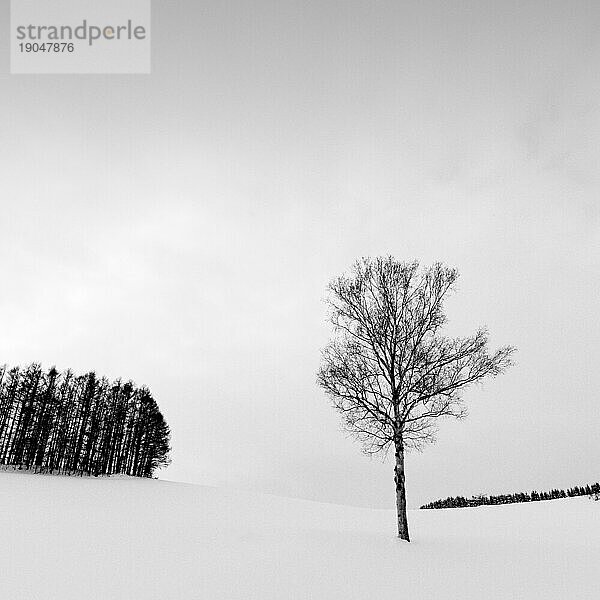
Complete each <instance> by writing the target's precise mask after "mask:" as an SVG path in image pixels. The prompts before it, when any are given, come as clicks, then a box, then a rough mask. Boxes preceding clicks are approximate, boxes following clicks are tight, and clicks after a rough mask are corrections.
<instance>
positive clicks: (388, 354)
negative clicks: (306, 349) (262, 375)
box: [318, 257, 514, 541]
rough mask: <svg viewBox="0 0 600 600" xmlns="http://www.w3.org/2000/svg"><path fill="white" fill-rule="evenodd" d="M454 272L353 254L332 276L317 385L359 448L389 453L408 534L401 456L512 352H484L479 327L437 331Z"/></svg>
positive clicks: (401, 522) (428, 437) (458, 413)
mask: <svg viewBox="0 0 600 600" xmlns="http://www.w3.org/2000/svg"><path fill="white" fill-rule="evenodd" d="M457 277H458V273H457V271H456V270H455V269H450V268H447V267H445V266H443V265H442V264H440V263H436V264H434V265H433V266H432V267H430V268H427V269H419V264H418V263H417V262H410V263H406V262H398V261H396V260H394V259H393V258H392V257H381V258H375V259H371V258H363V259H361V260H359V261H358V262H356V263H355V265H354V267H353V269H352V272H351V274H350V275H344V276H342V277H338V278H337V279H335V280H333V281H332V282H331V283H330V285H329V295H328V299H327V303H328V305H329V308H330V312H331V314H330V319H331V323H332V325H333V329H334V337H333V339H332V340H331V342H330V343H329V344H328V345H327V346H326V347H325V349H324V350H323V357H322V361H321V367H320V369H319V373H318V383H319V385H320V386H321V387H322V388H323V389H324V390H325V392H326V393H327V394H328V395H329V397H330V398H331V400H332V401H333V405H334V407H335V408H336V409H337V410H338V411H339V412H340V413H341V416H342V419H343V422H344V425H345V427H346V428H347V430H348V431H350V432H351V433H353V434H354V435H355V436H356V437H357V438H358V439H359V441H360V442H362V444H363V449H364V451H365V452H367V453H369V454H373V453H377V452H387V451H388V450H389V449H390V448H393V450H394V456H395V466H394V474H395V482H396V508H397V514H398V536H399V537H400V538H402V539H403V540H407V541H408V540H409V539H410V537H409V533H408V521H407V516H406V491H405V477H404V453H405V450H407V449H411V448H412V449H414V448H416V449H420V448H421V447H422V446H423V445H425V444H426V443H428V442H431V441H433V439H434V435H435V433H436V430H437V427H436V421H437V419H438V418H439V417H445V416H450V417H457V418H462V417H463V416H465V408H464V405H463V400H462V396H461V394H462V391H463V390H464V389H465V387H466V386H468V385H469V384H471V383H475V382H478V381H480V380H482V379H483V378H485V377H487V376H495V375H498V374H500V373H502V372H503V371H504V370H505V369H506V368H507V367H508V366H509V365H510V356H511V354H512V353H513V351H514V349H513V348H511V347H509V346H506V347H503V348H500V349H499V350H497V351H496V352H494V353H492V354H490V353H489V352H488V350H487V342H488V335H487V332H486V330H485V329H480V330H479V331H477V332H476V333H475V334H474V335H472V336H470V337H465V338H449V337H445V336H444V335H442V327H443V325H444V324H445V322H446V316H445V314H444V299H445V298H446V297H447V295H448V294H449V293H450V292H451V291H452V290H453V288H454V285H455V282H456V280H457Z"/></svg>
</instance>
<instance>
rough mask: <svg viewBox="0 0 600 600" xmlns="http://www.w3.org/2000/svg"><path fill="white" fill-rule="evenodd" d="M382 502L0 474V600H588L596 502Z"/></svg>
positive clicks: (599, 507)
mask: <svg viewBox="0 0 600 600" xmlns="http://www.w3.org/2000/svg"><path fill="white" fill-rule="evenodd" d="M409 520H410V525H411V528H412V531H411V533H412V536H413V539H414V541H413V542H412V543H410V544H407V543H405V542H400V541H399V540H398V539H396V537H395V535H394V513H393V511H378V510H368V509H359V508H349V507H344V506H335V505H328V504H319V503H314V502H306V501H301V500H291V499H283V498H277V497H272V496H260V495H252V494H247V493H234V492H232V491H229V490H220V489H217V488H210V487H201V486H194V485H187V484H180V483H170V482H164V481H155V480H134V479H129V478H110V479H88V478H78V477H52V476H39V475H38V476H36V475H31V474H23V473H10V472H0V598H1V599H2V600H37V599H39V600H54V599H56V600H70V599H73V600H92V599H99V600H112V599H119V600H137V599H139V600H152V599H157V600H158V599H160V600H178V599H194V600H196V599H206V600H218V599H227V600H234V599H238V598H239V599H245V600H248V599H260V600H270V599H276V600H287V599H303V600H314V599H328V600H331V599H338V598H339V599H360V600H367V599H371V598H373V599H377V600H386V599H388V598H389V599H392V598H393V599H394V600H398V599H407V600H410V599H425V598H427V599H428V600H437V599H453V600H454V599H456V600H459V599H460V600H469V599H475V598H477V599H478V600H481V599H482V598H485V599H486V600H489V599H504V600H508V599H510V600H517V599H524V600H525V599H526V600H535V599H537V598H543V599H544V600H553V599H557V598H561V599H562V598H565V599H569V600H576V599H581V600H583V599H588V600H593V599H596V598H600V502H592V501H590V500H588V499H587V498H572V499H565V500H555V501H550V502H536V503H533V504H519V505H510V506H500V507H480V508H474V509H454V510H438V511H411V513H410V515H409Z"/></svg>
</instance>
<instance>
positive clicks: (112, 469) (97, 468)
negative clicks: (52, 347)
mask: <svg viewBox="0 0 600 600" xmlns="http://www.w3.org/2000/svg"><path fill="white" fill-rule="evenodd" d="M169 442H170V431H169V427H168V425H167V423H166V421H165V419H164V417H163V415H162V413H161V412H160V410H159V408H158V405H157V404H156V401H155V400H154V398H153V397H152V394H151V393H150V390H148V388H146V387H139V388H138V387H136V386H135V385H134V384H133V383H132V382H131V381H128V382H123V381H121V380H120V379H117V380H116V381H114V382H109V381H108V379H106V378H105V377H98V376H97V375H96V374H95V373H94V372H90V373H86V374H85V375H79V376H77V375H75V374H73V372H72V371H70V370H67V371H64V372H59V371H57V370H56V368H55V367H52V368H51V369H49V370H48V371H43V370H42V368H41V366H40V365H39V364H35V363H34V364H31V365H29V366H27V367H24V368H20V367H14V368H8V367H7V366H6V365H4V366H2V365H0V465H5V466H7V465H12V466H13V467H15V468H19V469H27V470H34V471H35V472H38V473H59V474H60V473H63V474H67V473H68V474H80V475H84V474H86V475H94V476H98V475H113V474H119V473H121V474H126V475H133V476H136V477H151V476H152V475H153V473H154V471H155V470H156V469H157V468H159V467H163V466H166V465H167V464H168V463H169V458H168V454H169V451H170V443H169Z"/></svg>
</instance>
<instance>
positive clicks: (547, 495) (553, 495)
mask: <svg viewBox="0 0 600 600" xmlns="http://www.w3.org/2000/svg"><path fill="white" fill-rule="evenodd" d="M598 495H600V483H593V484H592V485H589V484H588V485H585V486H578V485H576V486H575V487H572V488H569V489H567V490H558V489H554V490H549V491H547V492H538V491H536V490H533V491H532V492H531V493H529V492H518V493H515V494H500V495H498V496H486V495H479V496H472V497H471V498H465V497H464V496H453V497H449V498H446V499H445V500H436V501H435V502H429V504H424V505H423V506H421V508H422V509H429V508H464V507H470V506H488V505H496V504H514V503H516V502H538V501H540V500H556V499H558V498H572V497H575V496H598Z"/></svg>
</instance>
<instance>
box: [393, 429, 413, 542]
mask: <svg viewBox="0 0 600 600" xmlns="http://www.w3.org/2000/svg"><path fill="white" fill-rule="evenodd" d="M395 446H396V451H395V457H396V466H395V467H394V479H395V481H396V511H397V514H398V537H399V538H400V539H401V540H406V541H407V542H410V537H409V535H408V519H407V518H406V487H405V485H404V444H403V442H402V440H398V441H396V444H395Z"/></svg>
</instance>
